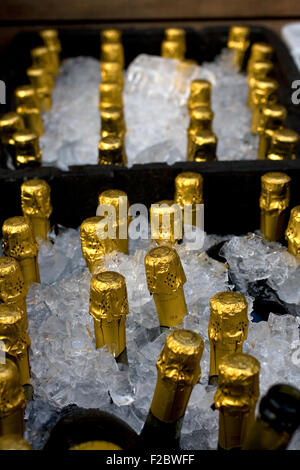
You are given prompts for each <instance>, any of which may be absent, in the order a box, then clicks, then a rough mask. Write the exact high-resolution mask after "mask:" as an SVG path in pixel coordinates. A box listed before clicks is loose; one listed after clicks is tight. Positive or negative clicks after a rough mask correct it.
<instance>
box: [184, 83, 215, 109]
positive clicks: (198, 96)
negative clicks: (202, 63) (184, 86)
mask: <svg viewBox="0 0 300 470" xmlns="http://www.w3.org/2000/svg"><path fill="white" fill-rule="evenodd" d="M199 106H202V107H203V106H204V107H208V108H210V106H211V83H210V82H209V81H208V80H201V79H196V80H192V81H191V84H190V94H189V97H188V102H187V107H188V111H189V113H191V112H192V110H193V109H194V108H198V107H199Z"/></svg>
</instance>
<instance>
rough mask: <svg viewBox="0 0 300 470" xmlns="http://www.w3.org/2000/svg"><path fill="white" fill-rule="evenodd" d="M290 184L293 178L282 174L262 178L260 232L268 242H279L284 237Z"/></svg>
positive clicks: (271, 173) (272, 173) (266, 174)
mask: <svg viewBox="0 0 300 470" xmlns="http://www.w3.org/2000/svg"><path fill="white" fill-rule="evenodd" d="M290 182H291V178H290V177H289V176H288V175H286V174H285V173H280V172H270V173H265V174H264V175H262V177H261V194H260V199H259V205H260V231H261V232H262V234H263V235H264V236H265V238H266V239H267V240H268V241H278V240H281V239H282V238H283V236H284V230H285V224H286V213H287V208H288V206H289V204H290Z"/></svg>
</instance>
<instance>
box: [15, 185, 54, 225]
mask: <svg viewBox="0 0 300 470" xmlns="http://www.w3.org/2000/svg"><path fill="white" fill-rule="evenodd" d="M50 192H51V188H50V186H49V184H48V183H47V181H45V180H41V179H32V180H27V181H24V183H22V185H21V206H22V211H23V215H24V216H28V217H46V218H49V217H50V215H51V213H52V206H51V199H50Z"/></svg>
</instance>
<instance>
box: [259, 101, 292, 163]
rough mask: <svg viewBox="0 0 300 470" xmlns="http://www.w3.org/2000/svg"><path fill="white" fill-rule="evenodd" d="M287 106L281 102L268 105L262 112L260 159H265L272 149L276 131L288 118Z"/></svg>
mask: <svg viewBox="0 0 300 470" xmlns="http://www.w3.org/2000/svg"><path fill="white" fill-rule="evenodd" d="M286 115H287V111H286V108H285V107H284V106H282V105H280V104H273V105H271V104H270V105H266V106H265V107H264V108H263V110H262V113H261V123H260V128H261V133H260V137H259V145H258V154H257V158H258V160H264V159H265V158H266V157H267V155H268V153H269V150H270V147H271V142H272V137H273V134H274V131H275V130H277V129H279V128H281V127H282V126H283V123H284V121H285V119H286Z"/></svg>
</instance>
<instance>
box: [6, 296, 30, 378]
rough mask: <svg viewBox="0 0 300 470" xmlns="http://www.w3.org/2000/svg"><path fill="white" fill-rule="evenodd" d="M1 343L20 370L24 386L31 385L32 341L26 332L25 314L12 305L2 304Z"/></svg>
mask: <svg viewBox="0 0 300 470" xmlns="http://www.w3.org/2000/svg"><path fill="white" fill-rule="evenodd" d="M0 341H3V343H4V348H5V354H6V355H7V356H10V357H11V358H13V359H14V360H15V362H16V365H17V366H18V369H19V374H20V382H21V384H22V385H25V384H29V383H30V366H29V355H28V351H29V347H30V339H29V336H28V334H27V333H26V331H24V321H23V312H22V311H21V310H19V309H18V307H16V305H12V304H0Z"/></svg>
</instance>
